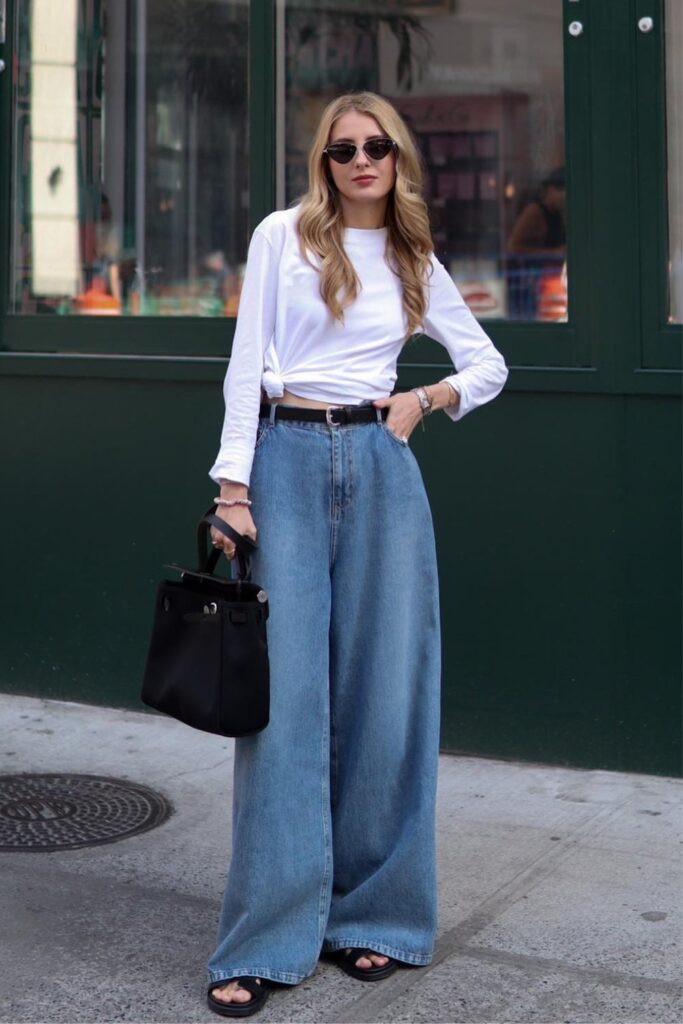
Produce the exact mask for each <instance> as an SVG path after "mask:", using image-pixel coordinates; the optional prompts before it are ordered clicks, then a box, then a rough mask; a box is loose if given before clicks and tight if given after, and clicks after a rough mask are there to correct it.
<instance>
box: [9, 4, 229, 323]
mask: <svg viewBox="0 0 683 1024" xmlns="http://www.w3.org/2000/svg"><path fill="white" fill-rule="evenodd" d="M17 22H18V24H17V55H18V62H17V71H18V74H17V79H16V85H15V95H14V107H13V109H14V125H13V129H14V141H15V146H14V152H15V153H16V158H15V160H16V162H15V167H14V177H13V197H12V201H13V213H14V217H13V239H12V246H13V251H12V256H13V259H12V279H11V295H10V309H11V310H12V311H13V312H17V313H45V314H49V313H52V314H56V313H62V314H98V315H122V314H123V315H155V316H164V315H192V316H197V315H200V316H226V315H234V313H235V310H236V306H237V301H238V295H239V282H240V273H241V270H242V267H243V262H244V259H245V257H246V249H247V242H248V161H247V153H248V148H247V112H246V95H247V42H248V40H247V24H248V5H247V4H246V3H240V4H236V3H229V2H227V0H60V2H59V4H57V3H55V2H54V0H30V2H29V0H27V2H26V3H22V4H18V5H17Z"/></svg>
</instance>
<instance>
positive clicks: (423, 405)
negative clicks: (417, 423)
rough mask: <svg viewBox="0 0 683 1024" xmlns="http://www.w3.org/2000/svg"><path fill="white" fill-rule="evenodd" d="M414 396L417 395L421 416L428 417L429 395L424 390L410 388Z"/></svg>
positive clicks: (430, 408) (430, 406)
mask: <svg viewBox="0 0 683 1024" xmlns="http://www.w3.org/2000/svg"><path fill="white" fill-rule="evenodd" d="M410 390H411V391H412V392H413V394H414V395H417V400H418V402H419V403H420V409H422V415H423V416H429V414H430V412H431V411H432V403H431V401H430V399H429V395H428V394H427V392H426V391H425V389H424V388H411V389H410Z"/></svg>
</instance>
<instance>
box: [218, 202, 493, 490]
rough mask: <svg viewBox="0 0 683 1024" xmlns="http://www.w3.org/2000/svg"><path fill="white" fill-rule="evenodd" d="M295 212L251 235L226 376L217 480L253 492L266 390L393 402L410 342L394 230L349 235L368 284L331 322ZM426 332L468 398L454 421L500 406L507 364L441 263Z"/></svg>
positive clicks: (336, 401) (435, 269)
mask: <svg viewBox="0 0 683 1024" xmlns="http://www.w3.org/2000/svg"><path fill="white" fill-rule="evenodd" d="M297 217H298V208H297V207H294V208H291V209H288V210H279V211H277V212H276V213H272V214H270V216H268V217H266V219H265V220H263V221H262V222H261V223H260V224H259V226H258V227H257V228H256V230H255V231H254V234H253V236H252V239H251V244H250V246H249V253H248V256H247V266H246V270H245V274H244V282H243V285H242V292H241V296H240V305H239V313H238V316H237V326H236V329H235V337H234V340H233V345H232V355H231V358H230V363H229V365H228V370H227V373H226V376H225V385H224V389H223V390H224V397H225V421H224V424H223V431H222V435H221V444H220V450H219V452H218V456H217V459H216V461H215V463H214V465H213V466H212V468H211V470H210V471H209V475H210V477H211V478H212V479H213V480H215V481H216V482H219V481H220V480H234V481H236V482H238V483H243V484H246V485H248V484H249V477H250V473H251V465H252V461H253V457H254V445H255V441H256V429H257V425H258V416H259V406H260V403H261V389H262V388H263V390H264V391H265V393H266V394H267V396H268V397H269V398H276V397H280V396H281V395H282V394H283V393H284V389H285V388H286V389H287V390H288V391H289V392H291V393H292V394H294V395H297V396H299V397H302V398H309V399H314V400H317V401H320V402H327V403H329V404H330V405H358V404H360V403H363V402H368V401H374V400H375V399H378V398H387V397H388V396H389V395H390V394H391V392H392V390H393V388H394V384H395V383H396V377H397V372H396V363H397V360H398V357H399V355H400V353H401V349H402V348H403V345H404V341H405V332H406V322H405V317H404V312H403V304H402V290H401V281H400V279H399V278H398V277H397V276H396V274H395V273H394V272H393V271H392V270H391V269H390V267H389V266H388V264H387V262H386V260H385V248H386V242H387V229H386V228H377V229H365V228H346V229H345V230H344V248H345V249H346V252H347V254H348V256H349V259H350V260H351V262H352V264H353V266H354V268H355V271H356V273H357V275H358V279H359V281H360V290H359V293H358V296H357V298H356V300H355V301H354V302H353V303H352V304H351V305H350V306H347V308H346V309H345V310H344V323H343V324H341V323H339V322H338V321H335V320H333V318H332V315H331V313H330V311H329V309H328V308H327V306H326V305H325V303H324V302H323V300H322V298H321V297H320V276H319V274H318V272H317V270H316V269H315V267H316V265H317V263H318V261H317V259H316V258H315V257H311V260H312V263H313V266H311V265H310V264H309V263H308V262H307V261H306V260H304V259H303V257H302V256H301V253H300V251H299V238H298V235H297V230H296V221H297ZM431 264H432V273H431V276H430V277H429V281H428V283H427V285H426V288H427V310H426V313H425V317H424V324H423V325H422V326H423V331H424V333H425V334H427V335H429V336H430V337H431V338H434V340H435V341H438V342H440V343H441V344H442V345H443V346H444V347H445V349H446V350H447V352H448V354H449V356H450V358H451V360H452V362H453V366H454V368H455V370H456V371H457V372H456V373H455V374H453V375H451V376H448V377H444V378H443V379H444V380H447V381H448V382H449V383H451V384H452V385H453V387H454V388H455V389H456V391H458V393H459V395H460V402H459V405H458V407H457V409H456V408H446V409H445V410H444V412H446V414H447V415H448V416H449V417H450V418H451V419H452V420H459V419H462V417H463V416H465V415H466V413H468V412H470V411H471V410H472V409H475V408H476V407H477V406H478V405H483V404H484V402H489V401H491V399H492V398H495V397H496V395H497V394H498V393H499V392H500V391H501V390H502V387H503V385H504V384H505V380H506V378H507V369H506V366H505V362H504V360H503V357H502V356H501V354H500V353H499V352H498V350H497V349H496V348H495V347H494V345H493V343H492V342H491V340H490V338H489V337H488V335H487V334H486V333H485V332H484V331H483V330H482V328H481V327H480V326H479V324H478V323H477V321H476V320H475V318H474V316H473V315H472V313H471V312H470V310H469V309H468V307H467V306H466V305H465V302H464V301H463V299H462V296H461V295H460V292H459V291H458V289H457V288H456V286H455V284H454V283H453V280H452V279H451V277H450V275H449V274H448V272H447V271H446V269H445V268H444V267H443V266H442V264H441V263H439V261H438V260H437V259H436V258H435V257H434V256H432V257H431Z"/></svg>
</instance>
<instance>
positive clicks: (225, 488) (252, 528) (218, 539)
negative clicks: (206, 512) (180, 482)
mask: <svg viewBox="0 0 683 1024" xmlns="http://www.w3.org/2000/svg"><path fill="white" fill-rule="evenodd" d="M246 496H247V488H246V487H245V486H244V485H243V484H229V483H224V484H222V485H221V498H246ZM216 515H217V516H218V518H219V519H222V520H223V522H225V523H227V524H228V526H232V528H233V530H237V532H238V533H241V534H242V535H243V536H245V537H250V538H251V540H254V541H255V540H256V525H255V523H254V520H253V518H252V515H251V509H250V508H249V506H248V505H227V506H226V505H219V506H218V508H217V509H216ZM211 543H212V544H213V546H214V547H215V548H219V549H220V550H222V551H224V552H225V557H226V558H227V559H228V560H229V561H232V559H233V558H234V557H235V542H234V541H232V540H230V538H229V537H226V536H225V534H223V533H221V532H220V531H219V530H216V529H215V527H213V526H212V527H211Z"/></svg>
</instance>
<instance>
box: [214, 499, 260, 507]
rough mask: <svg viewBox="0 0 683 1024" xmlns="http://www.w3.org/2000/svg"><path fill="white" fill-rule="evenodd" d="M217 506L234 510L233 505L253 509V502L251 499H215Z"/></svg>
mask: <svg viewBox="0 0 683 1024" xmlns="http://www.w3.org/2000/svg"><path fill="white" fill-rule="evenodd" d="M213 501H214V504H215V505H222V506H223V507H224V508H232V506H233V505H246V507H247V508H251V501H250V500H249V498H214V499H213Z"/></svg>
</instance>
